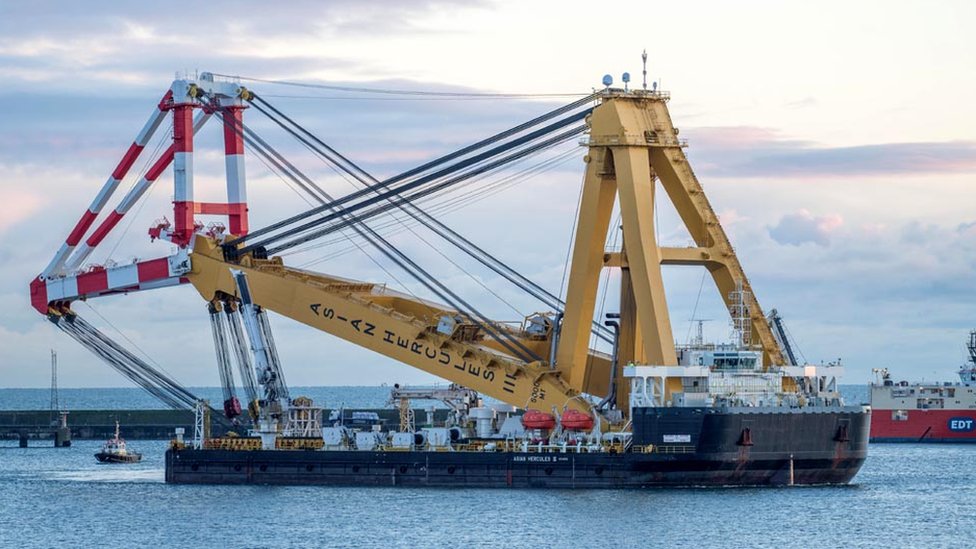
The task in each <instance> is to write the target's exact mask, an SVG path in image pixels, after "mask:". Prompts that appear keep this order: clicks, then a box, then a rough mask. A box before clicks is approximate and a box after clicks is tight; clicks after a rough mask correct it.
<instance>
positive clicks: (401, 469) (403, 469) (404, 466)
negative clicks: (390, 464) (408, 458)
mask: <svg viewBox="0 0 976 549" xmlns="http://www.w3.org/2000/svg"><path fill="white" fill-rule="evenodd" d="M406 472H407V466H406V465H401V466H400V473H401V474H402V473H406Z"/></svg>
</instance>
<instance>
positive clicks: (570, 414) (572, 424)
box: [560, 410, 593, 431]
mask: <svg viewBox="0 0 976 549" xmlns="http://www.w3.org/2000/svg"><path fill="white" fill-rule="evenodd" d="M560 423H562V425H563V429H570V430H573V431H589V430H590V429H593V418H592V417H591V416H590V415H589V414H585V413H583V412H580V411H579V410H566V413H565V414H563V417H562V420H561V422H560Z"/></svg>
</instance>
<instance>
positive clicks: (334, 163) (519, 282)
mask: <svg viewBox="0 0 976 549" xmlns="http://www.w3.org/2000/svg"><path fill="white" fill-rule="evenodd" d="M588 100H589V98H587V99H586V100H581V101H577V102H575V103H573V104H570V105H568V106H565V107H562V108H560V109H556V110H555V111H552V112H550V113H547V114H545V115H543V116H541V117H537V118H536V119H534V121H545V120H546V119H549V118H552V117H554V116H557V115H559V114H562V113H564V112H566V111H567V110H571V109H572V108H574V107H578V106H581V105H583V104H584V103H586V102H587V101H588ZM258 103H261V104H263V105H265V106H266V107H267V110H266V109H265V108H263V107H262V106H261V105H259V104H258ZM252 105H253V106H254V107H255V108H256V109H257V110H258V111H259V112H261V113H263V114H265V115H266V116H268V117H269V118H270V119H272V121H274V122H275V123H276V124H278V125H279V126H280V127H281V128H282V129H284V130H285V131H287V132H288V133H290V134H291V135H292V136H294V137H295V138H296V139H298V140H299V141H300V142H302V143H303V144H304V145H305V146H306V147H307V148H308V149H309V150H311V151H312V152H313V153H317V154H318V155H319V156H320V158H321V159H322V160H323V161H325V162H327V164H329V165H330V167H332V168H333V169H334V170H335V169H336V168H339V169H341V170H342V171H344V172H346V173H348V174H349V175H350V176H352V177H353V178H354V179H356V180H357V181H359V182H360V183H361V184H362V185H363V186H364V190H373V192H376V193H377V195H378V196H377V198H385V199H386V200H387V201H388V202H389V203H390V206H393V207H397V208H400V209H402V210H404V211H405V213H407V214H408V215H409V216H411V217H412V218H414V219H415V220H417V221H419V222H420V223H422V224H424V225H425V226H426V227H427V228H428V229H430V230H432V231H434V232H435V233H437V234H438V235H439V236H441V237H442V238H444V239H445V240H447V241H448V242H450V243H451V244H453V245H455V246H456V247H458V248H459V249H461V250H462V251H464V252H465V253H467V254H468V255H470V256H471V257H473V258H475V259H476V260H478V261H480V262H481V263H482V264H483V265H485V266H487V267H489V268H490V269H492V270H493V271H495V272H496V273H497V274H500V275H501V276H503V277H504V278H506V279H508V280H509V281H510V282H512V283H513V284H515V285H516V286H518V287H519V288H520V289H521V290H522V291H524V292H526V293H529V294H530V295H532V296H533V297H536V298H537V299H539V300H541V301H542V302H543V303H545V304H547V306H550V307H552V308H553V309H556V310H561V309H562V308H563V307H564V306H565V304H564V303H563V302H562V300H561V299H559V297H558V296H555V295H553V294H551V293H549V292H548V291H546V290H545V289H543V288H541V287H540V286H538V285H537V284H535V283H533V282H532V281H531V280H529V279H527V278H526V277H524V276H523V275H521V274H520V273H518V272H517V271H515V270H514V269H512V268H511V267H509V266H507V265H505V264H504V263H502V262H501V261H500V260H498V259H497V258H495V257H494V256H492V255H491V254H489V253H488V252H486V251H484V250H483V249H481V248H479V247H478V246H477V245H475V244H474V243H472V242H470V241H469V240H467V239H465V238H464V237H463V236H461V235H460V234H458V233H457V232H456V231H454V230H453V229H450V228H449V227H447V226H446V225H444V224H443V223H441V222H439V221H437V220H436V219H435V218H433V217H432V216H430V215H429V214H428V213H427V212H425V211H424V210H422V209H420V208H418V207H417V206H416V205H415V204H414V201H415V200H416V199H417V197H418V196H423V193H421V192H417V193H414V194H413V195H412V196H411V197H409V198H408V199H404V197H402V195H400V194H399V193H398V192H397V191H398V190H400V189H403V188H408V187H410V186H411V185H414V184H416V183H418V181H415V182H412V183H410V184H405V185H403V186H401V187H400V189H393V190H391V192H390V193H385V195H384V194H381V193H379V191H377V190H376V188H377V187H380V186H386V185H389V183H390V182H391V180H387V181H385V182H382V183H381V182H379V181H378V180H376V179H375V178H374V177H372V175H370V174H369V173H368V172H366V171H365V170H363V169H362V168H360V167H359V166H357V165H356V164H355V163H353V162H352V161H351V160H349V159H348V158H346V157H345V156H343V155H342V154H340V153H339V152H338V151H336V150H335V149H333V148H332V147H330V146H328V145H326V144H325V143H324V142H322V141H321V140H320V139H319V138H318V137H316V136H315V135H314V134H312V133H311V132H310V131H308V130H307V129H305V128H303V127H302V126H301V125H300V124H298V123H297V122H295V121H294V120H292V119H291V118H289V117H288V116H287V115H285V114H284V113H282V112H281V111H279V110H278V109H277V108H275V107H274V106H272V105H270V103H268V102H267V101H265V100H263V99H261V98H260V97H259V96H253V97H252ZM269 110H270V111H273V112H274V113H275V114H276V115H278V116H279V117H280V118H281V119H284V120H287V121H288V122H289V123H290V124H291V125H292V126H294V127H295V128H296V129H297V130H296V129H293V128H291V127H289V126H288V125H286V124H284V123H283V122H282V121H281V120H279V119H277V118H275V117H274V116H272V115H271V113H270V112H268V111H269ZM590 110H591V109H587V110H585V111H582V112H580V113H577V114H576V115H573V116H585V115H586V114H587V113H588V112H589V111H590ZM564 120H566V119H564ZM532 122H533V121H530V122H529V123H523V124H521V125H519V126H517V127H516V128H515V129H512V130H506V131H505V132H502V133H501V134H498V136H496V138H497V137H499V136H504V137H507V136H511V135H514V134H515V133H516V132H515V130H517V129H525V128H528V127H530V125H531V124H532ZM564 123H565V122H564V121H560V122H557V123H556V124H552V125H550V126H549V127H550V128H559V127H561V126H562V125H564ZM245 130H246V131H247V129H246V128H245ZM297 131H301V132H302V133H303V134H305V135H307V136H308V137H309V139H311V140H312V141H314V142H315V143H316V144H318V145H319V146H320V147H321V149H320V148H319V147H317V146H315V145H313V143H311V142H310V141H309V139H305V138H304V137H302V136H301V135H298V133H297ZM546 131H547V130H546V129H543V130H538V131H536V132H533V133H532V134H529V135H528V136H523V137H521V138H519V139H516V140H514V141H513V142H512V143H509V144H507V145H506V146H503V147H496V149H495V150H499V151H504V150H505V148H504V147H511V146H513V145H519V144H521V143H526V142H530V141H531V139H527V138H531V137H533V136H534V135H545V133H544V132H546ZM252 133H253V132H252ZM254 137H257V136H254ZM491 142H492V140H491V138H489V139H488V140H483V141H482V142H479V143H478V144H475V145H472V146H469V147H466V148H464V149H462V150H461V151H458V152H455V153H452V154H450V155H447V156H446V157H442V158H441V159H439V160H435V161H434V162H430V163H428V164H426V165H425V166H434V165H437V164H439V163H443V162H444V161H445V160H446V159H448V158H455V157H458V156H460V155H461V153H463V152H467V151H471V150H474V148H475V147H477V146H479V145H481V144H491ZM542 145H546V142H544V143H542ZM542 148H546V147H542ZM537 150H540V147H530V148H528V149H524V150H523V151H520V152H519V153H517V154H514V155H510V156H509V157H508V161H510V160H512V159H515V160H517V159H518V158H520V157H521V156H522V154H524V153H526V152H528V153H534V152H535V151H537ZM326 151H327V152H326ZM488 154H489V153H485V154H482V155H478V156H476V157H474V158H473V159H469V160H467V161H462V162H459V163H458V164H457V165H455V167H452V168H448V169H445V170H442V171H441V173H444V172H447V171H448V170H452V169H453V170H454V171H457V169H458V167H460V168H461V169H463V168H466V167H467V166H465V165H464V163H465V162H468V163H470V162H472V161H475V162H474V163H473V164H469V165H471V166H477V163H478V162H480V161H481V160H482V159H488V158H490V156H486V155H488ZM493 164H497V163H492V164H488V165H487V168H489V169H491V168H494V167H496V166H495V165H493ZM485 167H486V166H485V165H482V167H481V168H475V169H473V170H471V171H469V172H467V173H466V174H465V176H464V177H465V178H469V177H470V176H471V175H472V174H478V173H480V170H482V169H483V168H485ZM422 169H423V166H422V167H421V168H416V169H414V170H410V171H408V172H406V173H405V174H401V175H400V176H397V177H395V178H393V180H396V179H403V178H404V177H405V176H406V175H407V174H411V173H419V172H420V170H422ZM448 173H449V172H448ZM340 175H341V174H340ZM343 179H346V181H348V182H350V183H351V184H352V182H351V181H349V179H348V178H346V177H345V176H343ZM421 179H423V178H421ZM455 180H457V178H455ZM367 181H371V182H372V185H370V184H369V183H368V182H367ZM428 191H430V189H428ZM354 194H355V193H354ZM391 194H392V195H393V196H395V197H396V199H392V198H391ZM373 201H374V202H375V200H373ZM357 207H358V206H357ZM389 209H390V208H389V207H387V206H380V207H377V208H375V209H374V210H372V211H367V212H366V214H359V215H357V216H355V218H352V219H345V220H344V222H340V223H334V224H333V225H332V227H331V228H330V229H329V230H328V231H334V230H338V229H341V228H342V227H344V226H345V225H348V223H350V222H358V221H360V220H364V219H365V218H366V217H369V216H373V215H376V214H377V213H383V212H386V211H388V210H389ZM346 211H348V209H347V210H346ZM394 218H395V220H396V221H397V222H399V223H401V224H402V223H403V221H402V220H400V219H399V218H398V217H397V216H394ZM405 228H407V229H408V230H410V231H411V232H413V233H414V234H415V235H416V233H415V232H414V231H413V230H412V228H411V227H410V226H409V225H405ZM300 230H301V228H298V229H295V232H298V231H300ZM328 231H317V232H315V233H312V234H311V235H306V237H303V238H302V239H296V240H294V241H292V242H290V243H286V245H281V246H278V247H276V248H272V249H271V250H268V251H267V253H278V252H282V251H285V250H286V248H287V247H290V246H291V245H292V244H293V243H294V244H295V245H298V244H301V243H303V242H306V241H308V240H309V239H313V238H318V237H320V236H322V235H324V234H326V233H327V232H328ZM288 232H291V230H289V231H286V233H288ZM279 236H280V235H279ZM417 236H418V238H420V239H421V240H423V241H424V243H426V244H428V245H429V242H428V241H426V240H424V239H423V238H421V237H419V235H417ZM275 238H278V237H275ZM268 240H271V238H269V239H268ZM251 246H261V244H260V243H259V244H256V245H254V244H252V245H251ZM431 247H432V248H433V246H431ZM247 249H248V247H245V248H244V250H242V251H246V250H247ZM434 249H435V250H436V251H437V252H438V253H439V254H440V255H441V256H442V257H445V259H447V260H448V261H449V262H451V263H452V264H453V265H455V266H456V267H458V268H459V269H460V270H461V271H462V272H465V273H466V274H468V275H469V276H471V275H470V273H467V272H466V271H464V269H463V268H461V267H460V266H459V265H458V264H457V263H456V262H454V261H452V260H450V258H448V257H447V256H445V255H444V254H443V253H442V252H440V250H439V249H437V248H434ZM471 278H472V279H474V280H476V282H477V283H478V284H480V285H482V286H483V287H485V288H486V290H488V291H489V292H491V293H492V294H494V295H496V297H499V299H501V298H500V296H498V295H497V294H496V293H495V292H493V291H491V290H490V289H488V288H487V287H486V286H484V284H483V283H482V282H481V281H480V280H478V279H475V278H474V277H471ZM501 300H502V301H503V302H505V300H504V299H501ZM505 303H506V304H508V303H507V302H505ZM508 305H509V306H511V305H510V304H508ZM513 309H514V307H513ZM515 310H516V312H519V311H517V309H515ZM519 314H521V313H520V312H519ZM595 327H596V330H597V331H598V332H600V333H599V336H600V338H601V339H604V340H609V339H610V337H611V336H610V335H609V333H604V332H609V331H608V330H607V329H606V328H605V327H603V326H602V325H600V324H599V323H595Z"/></svg>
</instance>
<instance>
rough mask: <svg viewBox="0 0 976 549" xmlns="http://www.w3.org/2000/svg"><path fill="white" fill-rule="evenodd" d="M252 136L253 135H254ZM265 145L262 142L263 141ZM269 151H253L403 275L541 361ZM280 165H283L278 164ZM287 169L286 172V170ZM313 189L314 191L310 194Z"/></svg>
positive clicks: (519, 352)
mask: <svg viewBox="0 0 976 549" xmlns="http://www.w3.org/2000/svg"><path fill="white" fill-rule="evenodd" d="M231 128H232V129H233V131H235V132H238V133H239V135H240V134H241V131H242V129H241V128H237V127H236V125H234V126H232V127H231ZM243 130H244V135H246V134H247V129H246V128H243ZM252 135H253V133H252ZM262 141H263V140H262ZM262 144H263V145H264V147H265V148H266V149H267V151H265V150H264V149H262V148H261V147H253V148H254V150H255V151H257V152H259V153H260V154H269V153H270V154H271V155H273V158H272V157H271V156H269V157H268V159H269V160H271V161H272V162H273V163H275V165H277V166H278V167H279V169H282V171H283V172H284V173H285V174H286V175H288V177H289V178H292V180H293V181H294V182H295V183H296V184H298V185H299V186H301V187H302V188H303V189H305V190H306V191H307V192H309V193H310V195H311V196H312V197H313V198H314V199H315V200H316V201H318V202H320V203H321V204H322V207H325V208H329V209H332V210H333V212H334V213H335V214H336V215H337V216H339V217H341V218H342V219H343V220H346V219H349V222H350V223H349V224H350V225H351V226H352V228H353V230H354V231H356V232H357V233H358V234H360V235H361V236H363V237H364V238H366V239H367V240H368V241H369V242H370V244H371V245H373V246H374V247H375V248H376V249H378V250H380V251H381V252H382V253H383V254H384V255H385V256H387V258H388V259H390V260H391V261H393V262H394V263H396V264H397V265H398V266H399V267H401V268H402V269H403V270H404V271H406V272H407V273H409V274H410V275H411V276H413V277H414V278H415V279H416V280H417V281H418V282H420V283H421V284H423V285H424V286H425V287H427V289H428V290H430V291H431V292H433V293H434V294H436V295H437V296H438V297H439V298H440V299H442V300H444V301H445V302H447V303H448V304H450V305H451V306H452V307H454V308H455V309H456V310H457V311H458V313H459V314H460V315H462V316H463V317H465V318H467V319H468V320H469V321H471V322H472V323H473V324H475V325H477V326H478V327H479V328H480V329H481V330H482V331H484V332H485V333H486V334H488V335H489V336H490V337H492V339H495V340H496V341H498V343H499V344H501V345H502V346H503V347H504V348H505V349H506V350H508V351H509V352H511V353H512V355H513V356H515V357H517V358H519V359H521V360H523V361H525V362H533V361H538V360H541V359H540V358H539V357H538V356H537V355H536V354H535V353H534V352H532V351H531V350H530V349H529V348H527V347H526V346H525V345H524V344H522V342H521V341H519V340H518V339H516V338H515V337H514V336H513V335H512V334H510V333H509V332H508V331H507V330H505V329H504V328H500V327H499V326H498V325H497V324H495V323H494V322H493V321H491V320H490V319H488V318H487V317H486V316H484V315H483V314H482V313H480V312H479V311H477V310H476V309H475V308H474V307H472V306H471V305H470V304H469V303H467V302H466V301H465V300H464V299H462V298H461V297H460V296H458V295H457V294H456V293H455V292H453V291H452V290H450V289H449V288H447V286H445V285H444V284H443V283H442V282H441V281H440V280H439V279H438V278H436V277H434V276H433V275H431V274H430V273H429V272H427V271H426V270H424V269H423V268H422V267H420V265H418V264H417V263H416V262H414V261H413V260H412V259H410V258H409V257H408V256H407V255H406V254H404V253H403V252H402V251H401V250H399V249H398V248H397V247H395V246H393V245H392V244H391V243H390V242H389V241H387V240H386V239H384V238H383V237H382V236H380V235H379V234H377V233H376V232H375V231H374V230H373V229H372V228H370V227H369V225H368V224H366V223H365V222H363V221H362V220H358V219H356V218H352V217H349V215H348V214H347V213H345V212H344V211H343V210H341V209H338V208H335V206H333V205H332V204H333V203H334V202H335V200H334V199H333V198H332V197H331V196H330V195H329V194H328V193H327V192H325V191H324V190H323V189H322V188H321V187H319V186H318V185H317V184H316V183H315V182H314V181H312V180H311V179H309V178H308V177H307V176H306V175H305V174H304V173H302V172H301V171H300V170H299V169H298V168H296V167H295V166H294V165H293V164H291V163H290V162H289V161H288V160H287V159H285V158H284V157H282V156H281V155H280V153H278V152H277V151H276V150H274V148H273V147H271V146H270V145H268V144H267V142H263V143H262ZM278 161H280V162H281V163H280V164H279V163H278ZM285 167H287V170H286V169H285ZM309 187H310V188H311V189H314V191H312V190H310V189H309Z"/></svg>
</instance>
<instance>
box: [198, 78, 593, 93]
mask: <svg viewBox="0 0 976 549" xmlns="http://www.w3.org/2000/svg"><path fill="white" fill-rule="evenodd" d="M211 74H213V75H214V76H219V77H221V78H231V79H235V80H245V81H248V82H262V83H265V84H278V85H281V86H293V87H298V88H310V89H322V90H332V91H341V92H354V93H374V94H380V95H418V96H427V97H439V98H445V99H449V98H474V97H478V98H485V99H523V98H528V97H584V96H589V95H592V94H591V93H484V92H444V91H430V90H398V89H391V88H371V87H363V86H337V85H333V84H312V83H309V82H294V81H289V80H274V79H270V78H256V77H250V76H240V75H232V74H220V73H211Z"/></svg>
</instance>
